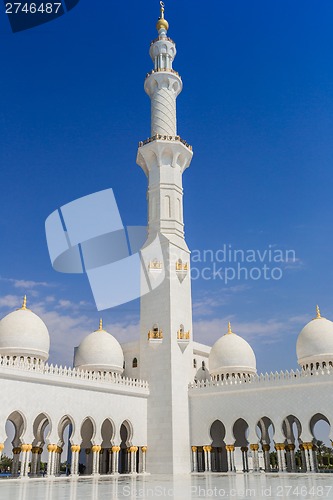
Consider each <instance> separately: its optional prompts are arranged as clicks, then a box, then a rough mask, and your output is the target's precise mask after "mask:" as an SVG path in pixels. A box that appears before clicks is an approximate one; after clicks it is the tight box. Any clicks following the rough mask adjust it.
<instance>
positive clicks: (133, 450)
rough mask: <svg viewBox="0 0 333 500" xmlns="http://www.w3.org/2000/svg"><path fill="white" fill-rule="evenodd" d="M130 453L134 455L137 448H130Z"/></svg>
mask: <svg viewBox="0 0 333 500" xmlns="http://www.w3.org/2000/svg"><path fill="white" fill-rule="evenodd" d="M129 451H130V453H136V452H137V451H138V447H137V446H131V447H130V449H129Z"/></svg>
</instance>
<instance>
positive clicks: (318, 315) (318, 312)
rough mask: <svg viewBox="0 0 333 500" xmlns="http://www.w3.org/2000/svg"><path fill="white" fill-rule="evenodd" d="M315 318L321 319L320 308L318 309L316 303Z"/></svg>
mask: <svg viewBox="0 0 333 500" xmlns="http://www.w3.org/2000/svg"><path fill="white" fill-rule="evenodd" d="M316 313H317V314H316V319H321V314H320V309H319V306H318V305H317V306H316Z"/></svg>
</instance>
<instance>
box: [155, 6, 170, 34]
mask: <svg viewBox="0 0 333 500" xmlns="http://www.w3.org/2000/svg"><path fill="white" fill-rule="evenodd" d="M160 6H161V15H160V18H159V20H158V21H157V24H156V29H157V31H158V32H159V31H160V30H161V29H164V30H165V31H168V29H169V23H168V21H167V20H166V19H165V18H164V7H165V5H164V2H160Z"/></svg>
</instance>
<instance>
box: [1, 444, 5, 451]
mask: <svg viewBox="0 0 333 500" xmlns="http://www.w3.org/2000/svg"><path fill="white" fill-rule="evenodd" d="M4 447H5V445H4V443H0V453H1V452H2V450H3V449H4Z"/></svg>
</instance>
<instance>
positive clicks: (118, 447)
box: [111, 446, 120, 453]
mask: <svg viewBox="0 0 333 500" xmlns="http://www.w3.org/2000/svg"><path fill="white" fill-rule="evenodd" d="M111 450H112V453H117V452H118V451H120V446H112V448H111Z"/></svg>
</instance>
